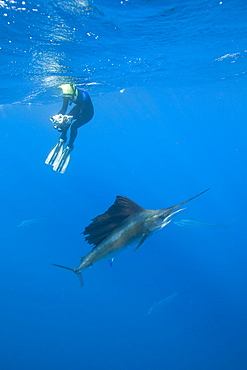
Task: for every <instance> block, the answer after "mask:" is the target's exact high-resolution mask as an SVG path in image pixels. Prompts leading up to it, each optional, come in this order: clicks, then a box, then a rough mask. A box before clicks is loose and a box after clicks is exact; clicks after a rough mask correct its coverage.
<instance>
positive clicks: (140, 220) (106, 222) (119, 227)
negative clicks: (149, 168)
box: [53, 189, 209, 285]
mask: <svg viewBox="0 0 247 370" xmlns="http://www.w3.org/2000/svg"><path fill="white" fill-rule="evenodd" d="M208 190H209V189H207V190H204V191H203V192H202V193H200V194H197V195H195V196H194V197H192V198H190V199H187V200H185V201H184V202H182V203H179V204H177V205H175V206H172V207H168V208H163V209H158V210H149V209H144V208H142V207H141V206H139V205H138V204H137V203H135V202H133V201H132V200H130V199H129V198H126V197H122V196H117V197H116V200H115V202H114V204H113V205H112V206H111V207H110V208H108V210H107V211H106V212H105V213H103V214H102V215H99V216H97V217H95V218H94V219H93V220H92V222H91V224H89V225H88V226H87V227H86V228H85V230H84V232H83V234H84V235H86V237H85V239H86V241H87V242H88V243H89V244H93V245H94V247H93V249H92V250H91V251H90V252H89V253H88V254H87V255H86V256H85V257H82V258H81V261H80V264H79V266H78V267H67V266H62V265H57V264H53V265H54V266H57V267H61V268H64V269H67V270H70V271H73V272H74V273H76V274H77V275H78V277H79V279H80V283H81V285H83V284H84V282H83V278H82V274H81V271H82V270H84V269H85V268H87V267H89V266H92V265H93V264H94V263H95V262H98V261H100V260H102V259H103V258H107V259H108V260H110V259H111V258H112V256H114V255H115V254H116V253H118V252H120V251H121V250H123V249H124V248H126V247H128V246H129V245H130V244H132V243H134V242H136V241H138V240H139V243H138V245H137V247H136V248H135V250H134V251H136V250H137V249H138V248H139V247H140V246H141V245H142V243H143V242H144V241H145V240H146V239H147V237H148V236H149V235H151V234H152V233H154V232H156V231H159V230H161V229H163V227H165V226H166V225H168V224H169V223H170V222H171V218H172V216H174V215H175V214H176V213H178V212H181V211H182V210H184V209H185V208H182V209H177V210H176V208H178V207H180V206H182V205H183V204H185V203H187V202H190V201H191V200H192V199H195V198H197V197H199V196H200V195H202V194H203V193H205V192H206V191H208Z"/></svg>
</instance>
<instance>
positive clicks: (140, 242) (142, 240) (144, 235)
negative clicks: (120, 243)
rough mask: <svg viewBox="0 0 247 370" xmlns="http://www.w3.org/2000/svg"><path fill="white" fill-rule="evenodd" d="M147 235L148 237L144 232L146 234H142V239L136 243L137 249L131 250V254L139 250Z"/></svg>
mask: <svg viewBox="0 0 247 370" xmlns="http://www.w3.org/2000/svg"><path fill="white" fill-rule="evenodd" d="M148 235H149V233H148V232H146V233H144V234H143V235H142V238H141V240H140V241H139V243H138V245H137V247H136V248H135V249H134V250H133V253H134V252H135V251H137V249H139V248H140V246H141V245H142V243H144V242H145V240H146V239H147V237H148Z"/></svg>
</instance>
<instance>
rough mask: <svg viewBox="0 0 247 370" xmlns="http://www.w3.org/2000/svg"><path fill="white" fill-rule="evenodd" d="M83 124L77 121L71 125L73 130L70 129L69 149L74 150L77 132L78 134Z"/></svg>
mask: <svg viewBox="0 0 247 370" xmlns="http://www.w3.org/2000/svg"><path fill="white" fill-rule="evenodd" d="M81 126H82V125H81V122H80V121H79V120H76V121H75V122H74V123H72V125H71V129H70V138H69V142H68V144H67V146H68V147H70V149H71V150H72V149H74V145H73V144H74V141H75V139H76V137H77V132H78V128H79V127H81Z"/></svg>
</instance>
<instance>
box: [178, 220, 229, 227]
mask: <svg viewBox="0 0 247 370" xmlns="http://www.w3.org/2000/svg"><path fill="white" fill-rule="evenodd" d="M234 221H236V218H234V219H233V220H231V221H229V222H227V223H225V224H211V223H208V222H201V221H197V220H195V219H194V218H187V219H186V220H179V221H173V223H174V224H175V225H177V226H181V227H187V228H190V229H218V228H221V227H224V228H226V227H227V226H228V225H229V224H231V223H232V222H234Z"/></svg>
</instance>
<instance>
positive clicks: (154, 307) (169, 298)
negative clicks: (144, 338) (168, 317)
mask: <svg viewBox="0 0 247 370" xmlns="http://www.w3.org/2000/svg"><path fill="white" fill-rule="evenodd" d="M179 293H180V292H175V293H173V294H171V295H169V296H167V297H165V298H163V299H161V300H160V301H158V302H154V303H153V304H152V306H151V307H150V308H149V309H148V310H147V312H146V314H145V315H144V317H145V316H148V315H151V314H152V313H153V312H158V311H163V310H162V307H163V306H164V305H165V304H167V303H168V302H170V301H172V300H173V299H174V298H176V297H177V295H178V294H179Z"/></svg>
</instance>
